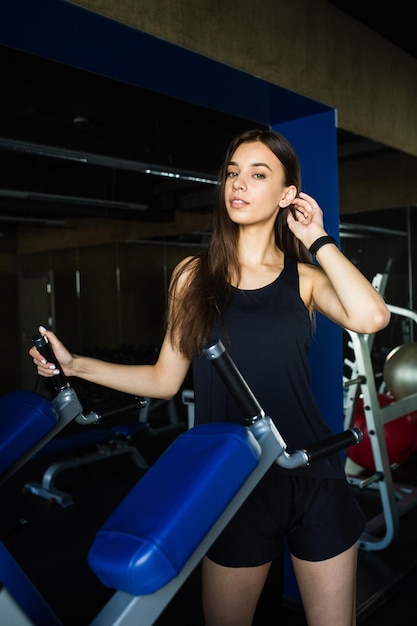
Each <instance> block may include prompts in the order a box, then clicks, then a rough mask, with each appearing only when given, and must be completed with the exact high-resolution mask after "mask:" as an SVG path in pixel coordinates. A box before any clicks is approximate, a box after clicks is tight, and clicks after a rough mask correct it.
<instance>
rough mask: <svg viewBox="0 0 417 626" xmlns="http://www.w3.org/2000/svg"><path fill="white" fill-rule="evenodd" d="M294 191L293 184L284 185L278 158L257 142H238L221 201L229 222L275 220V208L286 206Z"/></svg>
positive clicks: (244, 222) (251, 222) (241, 222)
mask: <svg viewBox="0 0 417 626" xmlns="http://www.w3.org/2000/svg"><path fill="white" fill-rule="evenodd" d="M296 193H297V190H296V188H295V186H294V185H290V186H286V185H285V173H284V168H283V167H282V164H281V161H280V160H279V159H278V158H277V157H276V156H275V154H274V153H273V152H271V150H270V149H269V148H268V147H267V146H266V145H265V144H263V143H262V142H261V141H253V142H250V143H242V144H241V145H240V146H239V147H238V148H237V149H236V151H235V152H234V154H233V155H232V158H231V160H230V162H229V164H228V167H227V176H226V183H225V204H226V208H227V212H228V214H229V217H230V219H231V220H232V221H233V222H236V223H237V224H242V225H243V224H246V225H249V224H256V223H261V222H269V221H272V222H275V218H276V216H277V213H278V211H279V209H280V208H282V207H286V206H289V205H290V204H291V202H292V200H293V199H294V197H295V195H296Z"/></svg>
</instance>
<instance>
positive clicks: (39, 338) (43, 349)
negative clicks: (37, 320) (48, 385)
mask: <svg viewBox="0 0 417 626" xmlns="http://www.w3.org/2000/svg"><path fill="white" fill-rule="evenodd" d="M32 343H33V345H34V346H35V348H36V349H37V350H38V352H40V354H41V355H42V356H43V357H44V358H45V359H46V360H47V361H49V363H55V366H56V368H57V369H58V370H59V374H55V376H54V377H53V378H52V383H53V385H54V387H55V389H56V390H57V391H62V390H63V389H68V387H69V386H70V383H69V381H68V378H67V377H66V376H65V374H64V372H63V371H62V369H61V366H60V364H59V361H58V360H57V358H56V356H55V354H54V351H53V350H52V348H51V344H50V343H49V341H48V339H47V338H46V337H44V336H43V335H41V334H40V333H39V332H38V333H36V334H35V335H34V336H33V337H32Z"/></svg>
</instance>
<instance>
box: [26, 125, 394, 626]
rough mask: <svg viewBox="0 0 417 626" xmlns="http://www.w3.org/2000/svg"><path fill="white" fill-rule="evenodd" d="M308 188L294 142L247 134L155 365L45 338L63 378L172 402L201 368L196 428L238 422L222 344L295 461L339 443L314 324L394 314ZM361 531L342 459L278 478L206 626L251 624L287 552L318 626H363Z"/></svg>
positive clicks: (218, 545)
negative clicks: (315, 352) (92, 354)
mask: <svg viewBox="0 0 417 626" xmlns="http://www.w3.org/2000/svg"><path fill="white" fill-rule="evenodd" d="M300 184H301V183H300V170H299V163H298V159H297V156H296V154H295V152H294V150H293V148H292V147H291V145H290V144H289V143H288V141H287V140H286V139H285V138H284V137H282V136H281V135H279V134H278V133H276V132H275V131H272V130H249V131H247V132H245V133H243V134H242V135H240V136H238V137H237V138H236V139H234V140H233V141H232V143H231V145H230V147H229V149H228V151H227V154H226V157H225V160H224V164H223V166H222V168H221V171H220V185H219V188H218V191H219V199H218V200H219V201H218V206H217V210H216V211H215V213H214V228H213V235H212V238H211V242H210V245H209V247H208V249H207V250H205V251H204V252H202V253H201V254H199V255H197V256H195V257H189V258H187V259H185V260H184V261H183V262H181V263H180V264H179V265H178V266H177V268H176V269H175V270H174V272H173V278H172V281H171V285H170V290H169V307H168V308H169V311H168V318H167V330H166V334H165V338H164V341H163V344H162V347H161V351H160V355H159V358H158V361H157V362H156V363H155V365H138V366H136V365H119V364H118V365H116V364H111V363H106V362H102V361H98V360H95V359H92V358H87V357H83V356H79V355H74V354H71V353H70V352H68V350H67V349H66V348H65V347H64V346H63V345H62V343H61V342H60V341H59V340H58V339H57V338H56V336H55V335H54V334H53V333H52V332H50V331H45V329H41V332H42V333H44V334H46V335H47V337H48V339H49V341H50V342H51V346H52V348H53V350H54V352H55V355H56V358H57V359H58V361H59V363H60V365H61V367H62V369H63V371H64V373H65V374H66V375H67V376H77V377H80V378H84V379H85V380H88V381H91V382H94V383H98V384H100V385H104V386H108V387H111V388H114V389H117V390H119V391H123V392H126V393H130V394H135V395H138V396H147V397H153V398H164V399H170V398H172V397H173V396H174V395H175V394H176V393H177V392H178V391H179V389H180V387H181V384H182V382H183V381H184V378H185V376H186V374H187V371H188V368H189V366H190V364H191V363H192V364H193V381H194V394H195V415H196V423H202V422H207V421H216V420H219V421H230V420H231V421H240V420H241V416H240V413H239V409H238V407H237V405H236V404H235V402H234V401H233V399H232V398H231V397H230V395H229V394H228V393H227V391H226V389H225V387H224V385H223V384H222V382H221V381H220V380H219V378H218V376H217V374H216V372H215V370H214V368H213V367H212V365H210V363H209V362H208V361H207V359H205V358H204V357H203V356H202V347H204V345H205V344H207V343H208V342H212V341H217V340H218V339H221V340H222V341H223V343H224V344H225V345H226V347H227V350H228V352H229V353H230V355H231V357H232V358H233V360H234V361H235V363H236V365H237V367H238V368H239V369H240V371H241V372H242V374H243V376H244V377H245V378H246V380H247V382H248V384H249V386H250V388H251V389H252V390H253V392H254V394H255V396H256V397H257V399H258V400H259V402H260V404H261V406H262V407H263V408H264V410H265V411H266V413H267V414H268V415H269V416H270V417H271V418H272V419H273V420H274V421H275V423H276V424H277V426H278V429H279V431H280V432H281V434H282V436H283V438H284V440H285V441H286V443H287V445H288V449H289V450H290V451H291V449H297V448H299V447H301V446H303V445H306V444H310V443H312V442H314V441H318V440H320V439H323V438H324V437H326V436H328V435H329V434H330V431H329V428H328V426H327V425H326V424H325V422H324V420H323V418H322V416H321V415H320V413H319V410H318V408H317V405H316V403H315V401H314V398H313V396H312V392H311V389H310V373H309V369H308V348H309V345H310V340H311V335H312V332H313V331H314V314H315V312H316V311H319V312H320V313H322V314H324V315H326V316H327V317H328V318H329V319H330V320H332V321H334V322H335V323H337V324H339V325H340V326H343V327H347V328H349V329H351V330H353V331H355V332H361V333H375V332H376V331H379V330H380V329H382V328H384V327H385V326H386V325H387V324H388V322H389V319H390V314H389V311H388V309H387V307H386V306H385V303H384V301H383V299H382V298H381V297H380V295H379V294H378V293H377V291H376V290H375V289H374V288H373V286H372V285H371V284H370V283H369V281H368V280H367V279H366V278H365V277H364V276H363V275H362V274H361V273H360V272H359V271H358V270H357V269H356V268H355V267H354V266H353V265H352V263H350V261H349V260H348V259H347V258H345V256H344V255H343V254H342V253H341V252H340V251H339V250H338V248H337V246H336V245H335V243H336V242H335V241H334V240H333V239H332V238H331V237H329V236H328V235H327V233H326V231H325V229H324V225H323V213H322V210H321V209H320V207H319V205H318V204H317V202H316V201H315V200H314V199H313V198H312V197H310V196H309V195H307V194H306V193H303V192H301V191H300V188H301V187H300ZM313 255H314V256H316V259H317V261H318V263H319V265H317V264H315V263H313V262H312V258H313ZM30 354H31V356H32V357H33V360H34V363H35V364H36V366H37V368H38V372H39V374H41V375H42V376H46V377H50V376H53V375H54V374H56V373H57V370H56V364H53V363H47V362H45V360H44V359H43V358H42V356H41V355H40V354H39V353H38V352H37V351H36V349H35V348H32V349H31V350H30ZM363 528H364V516H363V514H362V512H361V511H360V509H359V507H358V506H357V504H356V502H355V500H354V498H353V497H352V495H351V493H350V490H349V486H348V484H347V482H346V478H345V475H344V470H343V466H342V463H341V460H340V457H339V455H338V454H334V455H332V456H331V457H328V458H326V459H323V460H321V461H317V462H316V463H313V464H312V465H311V466H309V467H304V468H300V469H298V470H286V469H284V468H280V467H279V466H278V465H274V466H273V467H272V468H271V469H270V470H269V471H268V472H267V474H266V475H265V477H264V478H263V479H262V481H261V482H260V484H259V485H258V486H257V487H256V488H255V490H254V491H253V493H252V494H251V495H250V497H249V498H248V500H247V501H246V502H245V504H244V505H243V506H242V507H241V509H240V510H239V511H238V513H237V514H236V515H235V517H234V518H233V520H232V521H231V522H230V524H229V525H228V527H227V528H226V529H225V530H224V532H223V533H222V534H221V536H220V537H219V538H218V540H217V541H216V542H215V544H214V545H213V546H212V548H211V549H210V550H209V551H208V553H207V555H206V557H205V558H204V562H203V570H202V571H203V574H202V576H203V607H204V615H205V623H206V626H250V624H252V620H253V616H254V613H255V610H256V606H257V602H258V599H259V597H260V594H261V591H262V588H263V586H264V583H265V580H266V577H267V574H268V571H269V568H270V565H271V562H272V561H273V560H274V559H276V558H277V557H278V556H279V555H280V554H281V553H282V550H283V541H284V539H285V540H286V542H287V544H288V547H289V551H290V554H291V558H292V562H293V565H294V571H295V575H296V578H297V582H298V586H299V589H300V593H301V597H302V602H303V606H304V609H305V614H306V617H307V621H308V623H309V624H310V626H327V625H329V626H334V625H335V624H337V626H352V625H354V624H355V612H356V611H355V586H356V583H355V580H356V559H357V545H356V542H357V540H358V538H359V536H360V535H361V533H362V531H363Z"/></svg>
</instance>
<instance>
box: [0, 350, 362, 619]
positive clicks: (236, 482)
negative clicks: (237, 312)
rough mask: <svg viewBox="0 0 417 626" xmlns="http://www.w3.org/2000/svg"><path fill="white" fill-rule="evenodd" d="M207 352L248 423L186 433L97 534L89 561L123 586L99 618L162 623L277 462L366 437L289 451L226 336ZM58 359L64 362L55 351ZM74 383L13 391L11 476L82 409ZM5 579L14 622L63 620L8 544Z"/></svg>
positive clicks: (7, 453)
mask: <svg viewBox="0 0 417 626" xmlns="http://www.w3.org/2000/svg"><path fill="white" fill-rule="evenodd" d="M204 353H205V356H206V357H207V358H208V359H209V360H210V361H211V362H212V363H213V366H214V367H215V368H216V370H217V371H218V373H219V375H220V376H221V377H222V379H223V381H224V383H225V384H226V386H227V388H228V390H229V392H230V393H231V394H232V395H233V397H234V399H235V400H236V402H237V403H238V405H239V407H240V409H241V411H242V416H243V420H242V421H243V422H244V423H242V424H234V423H225V422H222V423H211V424H202V425H199V426H195V427H193V428H190V429H189V430H187V431H186V432H185V433H183V434H181V435H180V436H179V437H177V438H176V439H175V440H174V442H173V443H172V444H171V445H170V446H169V447H168V448H167V449H166V451H165V452H164V453H163V454H162V455H161V456H160V457H159V458H158V459H157V461H156V462H155V463H154V464H153V465H151V467H150V468H149V469H147V470H146V472H145V474H144V475H143V477H142V478H141V479H140V480H139V481H138V482H137V484H136V485H135V486H134V487H133V489H132V490H131V491H130V492H129V493H128V494H127V496H126V497H125V498H124V499H123V500H122V502H121V503H120V504H119V505H118V506H117V507H116V509H115V510H114V512H113V513H112V514H111V515H110V517H109V518H108V519H107V521H106V522H105V523H104V525H103V526H102V528H101V529H100V530H99V531H98V532H97V534H96V538H95V540H94V542H93V544H92V546H91V548H90V550H89V553H88V563H89V565H90V567H91V569H92V570H93V572H94V573H95V574H96V575H97V577H98V578H99V580H100V581H101V582H102V583H103V584H104V585H105V586H106V587H109V588H111V589H114V590H115V592H114V594H113V596H112V597H111V598H110V600H109V601H108V602H107V604H106V605H105V606H104V607H103V609H102V610H101V611H100V612H99V614H98V615H97V616H96V617H95V618H94V619H93V621H92V623H91V626H133V625H135V626H137V624H141V626H150V625H152V624H154V622H155V620H156V619H157V618H158V616H159V615H160V614H161V612H162V611H163V610H164V608H165V607H166V606H167V605H168V603H169V602H170V600H171V599H172V598H173V597H174V595H175V594H176V593H177V591H178V590H179V589H180V587H181V586H182V585H183V583H184V582H185V581H186V579H187V578H188V576H189V575H190V574H191V573H192V571H193V570H194V569H195V568H196V566H197V565H198V563H199V562H200V561H201V559H202V557H203V556H204V554H205V553H206V551H207V550H208V548H209V547H210V546H211V545H212V543H213V542H214V541H215V539H216V538H217V537H218V535H219V534H220V532H221V531H222V530H223V528H224V527H225V526H226V524H227V523H228V522H229V521H230V519H231V518H232V517H233V515H234V514H235V513H236V511H237V510H238V508H239V507H240V506H241V504H242V503H243V502H244V501H245V499H246V498H247V497H248V495H249V493H250V492H251V491H252V490H253V488H254V487H255V486H256V484H257V483H258V482H259V480H260V479H261V478H262V476H263V475H264V474H265V472H266V471H267V470H268V468H269V467H270V466H271V465H272V464H273V463H278V464H279V465H280V466H282V467H285V468H288V469H294V468H296V467H301V466H306V465H309V464H310V463H312V462H314V461H315V460H318V459H320V458H322V457H324V456H326V455H329V454H332V453H336V452H338V451H340V450H342V449H344V448H346V447H348V446H352V445H354V444H357V443H359V442H360V440H361V438H362V433H361V431H360V430H359V429H357V428H354V427H353V428H349V429H347V430H346V431H344V432H342V433H339V434H336V435H334V436H331V437H329V438H327V439H325V440H323V441H322V442H320V443H319V444H317V445H315V446H312V447H310V448H309V449H299V450H296V451H294V452H293V453H291V454H289V453H288V452H287V451H286V443H285V441H284V440H283V439H282V437H281V435H280V433H279V432H278V430H277V429H276V427H275V426H274V424H273V422H272V420H271V419H270V418H269V417H268V416H267V415H266V414H265V412H264V411H263V409H262V408H261V406H260V405H259V403H258V401H257V400H256V398H255V397H254V395H253V393H252V392H251V390H250V388H249V387H248V385H247V383H246V381H245V380H244V379H243V377H242V376H241V374H240V372H239V371H238V369H237V368H236V366H235V364H234V363H233V361H232V360H231V358H230V357H229V355H228V354H227V353H226V351H225V348H224V346H223V345H222V344H221V342H218V343H216V344H214V345H211V346H208V347H207V348H206V349H205V350H204ZM48 360H50V361H53V362H55V363H56V362H57V361H56V359H55V358H54V357H52V358H49V357H48ZM68 391H69V387H68V385H67V381H65V384H63V388H62V389H61V391H60V392H59V393H58V395H57V398H56V400H55V401H54V402H53V403H51V404H49V403H48V402H47V401H46V400H45V398H43V397H41V396H37V395H36V394H32V392H12V393H11V394H8V395H6V396H5V397H3V398H1V399H0V408H1V411H2V415H4V420H3V422H2V424H1V429H0V441H1V443H2V454H1V458H2V468H1V469H2V471H3V473H4V475H5V476H6V477H7V476H10V474H11V473H12V471H13V470H15V469H16V468H17V467H20V466H21V465H22V464H23V461H22V458H24V459H26V460H28V458H30V457H31V455H32V454H33V450H34V448H39V447H41V446H42V445H43V444H44V443H45V441H47V440H48V439H49V438H50V437H51V436H54V434H56V432H58V430H59V426H58V424H59V423H60V421H61V419H63V420H65V421H68V420H69V419H70V417H69V416H70V415H74V413H77V414H79V413H80V410H81V407H80V406H79V403H77V400H76V398H74V394H70V395H71V398H69V397H68V396H69V394H68ZM73 403H75V407H72V406H71V405H72V404H73ZM61 407H62V416H61ZM75 408H76V409H77V411H75ZM17 451H18V454H17ZM17 456H19V458H18V459H17V458H16V457H17ZM225 477H227V480H225ZM155 493H158V497H157V498H155V497H154V494H155ZM0 582H1V583H2V585H3V587H2V590H1V591H0V614H1V615H2V618H3V619H4V622H5V623H7V624H13V626H34V625H35V626H62V624H61V622H60V621H59V619H58V618H57V617H56V616H54V615H53V614H51V611H50V610H49V609H48V607H47V606H45V605H44V603H43V602H42V598H40V597H39V595H37V594H36V590H34V589H33V587H32V586H31V583H30V581H28V580H25V579H24V574H23V572H19V571H18V566H17V564H16V563H14V562H13V558H12V557H11V556H10V555H9V554H8V553H7V550H6V549H5V548H4V546H2V545H1V544H0ZM28 598H29V599H30V600H32V603H29V606H27V603H26V601H27V599H28Z"/></svg>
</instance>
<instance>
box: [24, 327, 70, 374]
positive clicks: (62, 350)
mask: <svg viewBox="0 0 417 626" xmlns="http://www.w3.org/2000/svg"><path fill="white" fill-rule="evenodd" d="M39 332H40V334H41V335H42V336H43V337H46V338H47V340H48V342H49V343H50V345H51V348H52V350H53V352H54V354H55V356H56V359H57V361H58V362H57V363H51V362H48V361H46V359H45V357H43V356H42V354H40V352H38V350H37V349H36V347H35V346H32V348H31V349H30V350H29V354H30V356H31V357H32V359H33V363H34V364H35V366H36V368H37V370H38V374H39V375H40V376H44V377H45V378H51V377H52V376H55V375H56V374H59V369H58V367H60V368H61V369H62V371H63V372H64V374H65V375H66V376H71V368H72V362H73V355H72V354H71V353H70V352H69V351H68V350H67V349H66V347H65V346H64V344H63V343H62V342H61V341H60V340H59V339H58V337H57V336H56V335H55V333H54V332H52V330H46V329H45V328H44V327H43V326H40V327H39Z"/></svg>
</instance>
